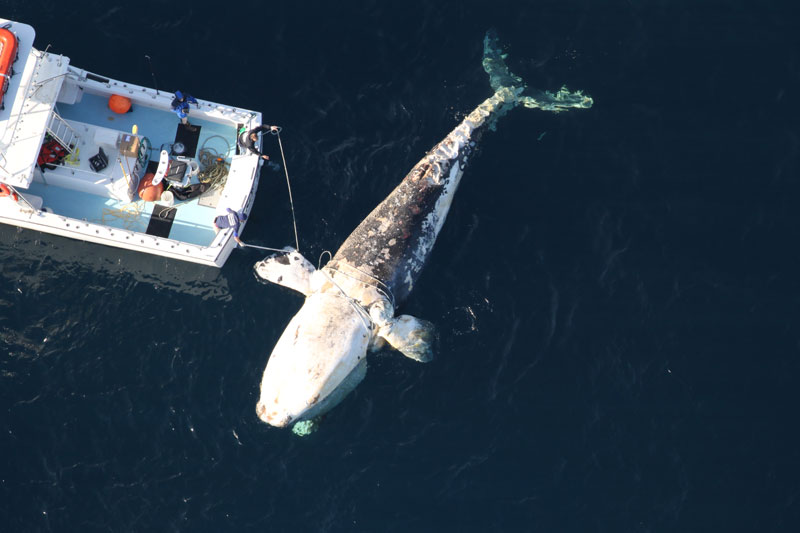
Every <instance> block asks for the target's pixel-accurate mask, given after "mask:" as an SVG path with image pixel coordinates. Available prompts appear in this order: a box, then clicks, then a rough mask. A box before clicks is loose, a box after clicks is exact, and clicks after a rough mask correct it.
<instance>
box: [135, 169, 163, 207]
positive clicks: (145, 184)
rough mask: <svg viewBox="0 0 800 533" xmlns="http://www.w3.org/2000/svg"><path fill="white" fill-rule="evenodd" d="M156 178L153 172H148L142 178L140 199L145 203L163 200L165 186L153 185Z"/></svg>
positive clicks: (160, 184)
mask: <svg viewBox="0 0 800 533" xmlns="http://www.w3.org/2000/svg"><path fill="white" fill-rule="evenodd" d="M155 176H156V175H155V174H153V173H152V172H148V173H147V174H145V175H144V176H143V177H142V181H140V182H139V189H138V190H139V198H141V199H142V200H144V201H145V202H155V201H157V200H160V199H161V193H162V192H163V191H164V184H163V183H159V184H158V185H153V178H154V177H155Z"/></svg>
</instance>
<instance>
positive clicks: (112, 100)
mask: <svg viewBox="0 0 800 533" xmlns="http://www.w3.org/2000/svg"><path fill="white" fill-rule="evenodd" d="M108 108H109V109H110V110H111V111H113V112H114V113H118V114H120V115H122V114H123V113H127V112H128V111H130V110H131V99H130V98H127V97H125V96H120V95H119V94H112V95H111V96H110V97H109V98H108Z"/></svg>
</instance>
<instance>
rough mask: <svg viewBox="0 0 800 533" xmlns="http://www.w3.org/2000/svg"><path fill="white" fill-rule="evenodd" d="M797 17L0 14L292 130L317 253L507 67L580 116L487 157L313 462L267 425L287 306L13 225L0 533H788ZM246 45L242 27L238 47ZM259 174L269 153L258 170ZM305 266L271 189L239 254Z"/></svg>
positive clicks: (799, 57)
mask: <svg viewBox="0 0 800 533" xmlns="http://www.w3.org/2000/svg"><path fill="white" fill-rule="evenodd" d="M796 11H797V10H796V6H794V5H793V3H792V2H788V1H786V2H762V3H754V2H752V3H751V2H747V3H746V2H720V1H707V2H693V3H684V2H667V1H627V2H625V1H611V2H590V1H566V2H563V1H562V2H554V1H536V2H533V1H525V2H513V3H511V2H509V3H505V2H453V1H448V2H395V3H386V2H376V1H373V2H341V3H337V2H330V3H328V2H325V3H323V2H300V3H291V2H286V3H277V2H271V3H263V4H262V3H260V2H238V3H235V4H229V5H228V4H220V3H211V2H195V3H185V4H183V5H180V4H175V3H172V4H168V3H159V2H152V1H142V2H138V3H127V4H125V3H121V4H117V5H111V4H109V3H107V2H100V1H89V2H79V3H77V4H76V3H72V4H64V3H59V2H53V1H50V0H46V1H39V2H28V3H24V2H19V1H12V2H9V1H0V15H2V16H3V17H6V18H11V19H17V20H20V21H24V22H27V23H29V24H32V25H33V26H35V27H36V29H37V32H38V33H37V46H38V47H39V48H40V49H43V48H44V47H46V46H47V45H48V44H52V47H51V50H52V51H56V52H60V53H63V54H64V55H66V56H69V57H70V58H71V59H72V62H73V64H75V65H77V66H79V67H82V68H86V69H88V70H90V71H94V72H97V73H99V74H104V75H108V76H111V77H113V78H117V79H123V80H128V81H131V82H135V83H139V84H143V85H152V77H151V74H150V71H149V69H148V65H147V62H146V61H145V59H144V55H145V54H148V55H150V56H151V57H152V61H153V69H154V71H155V74H156V76H157V81H158V86H159V88H160V89H163V90H167V91H174V90H175V89H179V88H181V89H185V90H188V91H190V92H192V93H193V94H195V95H196V96H198V97H201V98H205V99H208V100H212V101H220V102H227V103H232V104H237V105H241V106H243V107H249V108H255V109H260V110H261V111H262V112H263V113H264V119H265V121H266V122H268V123H277V124H280V125H282V126H283V127H284V131H283V134H282V139H283V141H284V146H285V148H286V155H287V160H288V161H287V164H288V168H289V171H290V175H291V177H292V182H293V192H294V199H295V202H296V208H297V215H298V221H297V223H298V228H299V232H300V241H301V248H302V250H303V252H304V253H305V254H306V256H307V257H309V258H311V259H312V261H315V260H316V258H317V257H318V256H319V254H320V253H321V252H323V251H324V250H331V251H335V250H336V248H337V247H338V245H339V244H340V243H341V242H342V240H343V239H344V238H345V237H346V236H347V235H348V234H349V232H350V231H351V230H352V229H353V228H354V227H355V226H356V225H357V224H358V222H359V221H360V220H361V219H362V218H363V217H364V216H365V215H366V214H367V213H368V212H369V210H370V209H371V208H372V207H373V206H374V205H375V204H377V203H378V202H379V201H380V200H381V199H382V198H383V197H384V196H385V195H386V194H387V193H388V192H389V191H390V190H391V189H392V188H393V187H394V185H395V184H396V183H397V182H398V181H399V180H400V179H401V178H402V177H403V176H404V175H405V173H406V172H407V171H408V170H409V169H410V168H411V167H412V166H413V164H414V163H415V162H416V161H417V160H418V159H419V158H420V157H421V156H422V155H423V154H424V153H425V151H426V150H427V149H429V148H430V147H431V146H433V144H435V143H436V142H438V141H439V140H440V139H441V138H442V137H443V136H444V135H445V134H446V133H447V132H448V131H450V129H451V128H452V127H453V126H454V125H455V124H456V123H457V122H458V121H459V120H460V119H461V118H462V117H463V116H464V114H465V113H467V112H469V111H470V110H471V109H472V108H473V107H474V106H475V105H477V104H478V103H479V102H480V101H482V100H483V99H484V98H486V97H487V96H488V95H489V94H490V89H489V86H488V83H487V79H486V75H485V74H484V73H483V71H482V69H481V64H480V60H481V52H482V38H483V34H484V32H485V30H486V29H487V28H489V27H491V26H494V27H495V28H497V30H498V32H499V34H500V36H501V39H503V40H504V41H505V42H506V43H508V46H509V52H510V56H509V61H510V64H511V67H512V69H513V70H514V71H515V72H516V73H518V74H520V75H522V76H523V77H525V78H526V79H527V80H528V82H529V84H530V85H532V86H535V87H538V88H548V89H556V88H558V87H560V86H561V85H562V84H567V85H568V86H569V87H570V88H573V89H583V90H585V91H586V92H587V93H588V94H590V95H592V96H593V97H594V98H595V107H594V108H593V109H591V110H588V111H575V112H570V113H566V114H563V115H558V116H556V115H551V114H545V113H542V112H539V111H529V110H517V111H515V112H514V113H512V114H511V115H509V116H508V117H507V118H505V119H504V120H503V121H502V122H501V123H500V124H499V127H498V131H497V132H496V133H494V134H491V135H487V136H486V137H485V138H484V141H483V150H482V152H481V154H480V156H479V157H478V158H477V159H476V160H475V161H474V164H473V166H472V167H471V168H470V169H469V170H468V172H467V174H466V175H465V179H464V181H463V183H462V186H461V190H460V191H459V194H458V195H457V197H456V200H455V202H454V205H453V208H452V211H451V213H450V216H449V219H448V221H447V223H446V225H445V228H444V230H443V232H442V234H441V235H440V237H439V241H438V244H437V247H436V249H435V250H434V253H433V255H432V257H431V258H430V261H429V263H428V265H427V267H426V271H425V273H424V275H423V277H422V279H421V280H420V283H419V284H418V286H417V288H416V290H415V292H414V293H413V294H412V296H411V298H410V299H409V301H408V302H407V304H406V306H405V308H404V309H403V311H404V312H407V313H410V314H414V315H416V316H420V317H423V318H426V319H428V320H432V321H434V322H435V323H436V324H437V325H438V326H439V327H440V334H441V348H440V352H439V354H438V359H437V360H436V361H434V362H433V363H430V364H428V365H421V364H418V363H415V362H413V361H409V360H407V359H405V358H403V357H402V356H400V355H398V354H395V353H389V352H386V353H381V354H378V355H376V356H373V357H372V358H371V361H370V368H369V372H368V375H367V378H366V380H365V381H364V382H363V383H362V384H361V386H360V387H359V388H358V389H357V390H356V392H355V393H354V394H352V395H351V396H350V397H349V398H348V399H347V400H346V401H345V402H343V403H342V404H341V405H340V406H339V407H338V408H336V409H335V410H334V411H332V412H331V413H330V415H329V416H328V417H327V418H326V419H325V421H324V424H323V425H322V427H321V429H320V430H319V431H318V432H317V433H315V434H313V435H312V436H310V437H308V438H299V437H296V436H295V435H293V434H292V433H291V432H289V431H287V430H278V429H274V428H270V427H268V426H266V425H264V424H262V423H260V422H259V421H258V419H257V418H256V416H255V412H254V408H255V403H256V400H257V398H258V385H259V381H260V377H261V373H262V371H263V368H264V365H265V364H266V360H267V357H268V354H269V352H270V351H271V349H272V346H273V345H274V343H275V341H276V340H277V338H278V336H279V335H280V333H281V332H282V330H283V327H284V326H285V324H286V323H287V322H288V320H289V319H290V318H291V316H292V315H293V313H294V312H295V311H296V309H298V308H299V306H300V304H301V301H300V299H299V298H298V297H297V296H296V295H294V294H290V293H288V292H287V291H285V290H282V289H280V288H278V287H275V286H268V285H263V284H260V283H259V282H258V281H257V280H256V279H255V278H254V275H253V273H252V265H253V264H254V263H255V262H256V261H257V260H259V259H261V257H262V256H261V255H259V254H258V253H256V252H254V251H252V250H239V251H237V252H235V255H234V256H232V257H231V259H230V260H229V261H228V263H227V264H226V265H225V267H224V268H223V269H222V270H221V271H217V270H213V269H206V268H201V267H195V266H191V265H184V264H179V263H175V262H171V261H166V260H161V259H157V258H151V257H142V256H140V255H137V254H133V253H129V252H125V251H119V250H113V249H106V248H101V247H98V246H95V245H89V244H85V243H78V242H74V241H69V240H66V239H62V238H58V237H53V236H49V235H44V234H39V233H35V232H31V231H18V230H17V229H15V228H9V227H5V226H4V227H2V228H0V269H1V270H0V424H1V426H2V427H0V456H1V457H2V459H1V460H0V530H2V531H10V532H34V531H59V532H61V531H81V532H89V531H115V532H116V531H192V532H194V531H213V532H216V531H337V532H338V531H370V532H371V531H392V532H406V531H480V532H483V531H537V532H538V531H541V532H562V531H563V532H595V531H596V532H628V531H632V532H650V531H652V532H688V531H698V532H706V531H726V532H728V531H758V532H772V531H797V530H798V527H800V481H798V475H800V449H799V444H800V443H799V442H798V440H799V439H798V437H799V436H800V432H798V429H797V424H798V416H797V407H798V405H800V403H799V402H798V400H800V398H798V396H800V395H799V394H798V387H797V384H796V381H797V378H798V376H799V375H800V283H799V282H798V272H800V256H799V255H798V252H797V245H798V242H800V210H798V205H800V168H798V154H799V153H800V128H799V124H798V118H799V117H800V115H799V114H798V111H797V106H798V101H800V100H798V97H799V96H800V94H799V93H798V89H800V53H799V51H800V48H799V47H800V39H799V38H798V32H797V27H798V22H800V19H799V18H798V17H797V12H796ZM237 21H246V26H245V25H244V24H237ZM273 149H274V151H273V155H274V157H277V156H278V153H277V148H276V147H273ZM243 237H244V239H245V240H246V241H248V242H250V243H253V244H261V245H267V246H283V245H285V244H290V243H292V242H293V234H292V228H291V220H290V212H289V207H288V202H287V196H286V190H285V184H284V182H283V176H282V175H280V174H270V173H267V172H265V173H264V174H263V175H262V181H261V187H260V190H259V194H258V199H257V202H256V207H255V209H254V214H253V216H252V219H251V221H250V222H249V223H248V226H247V229H246V231H245V233H244V235H243Z"/></svg>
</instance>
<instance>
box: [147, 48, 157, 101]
mask: <svg viewBox="0 0 800 533" xmlns="http://www.w3.org/2000/svg"><path fill="white" fill-rule="evenodd" d="M144 57H145V59H147V64H148V65H149V66H150V75H151V76H153V87H155V89H156V95H158V82H157V81H156V75H155V73H154V72H153V63H152V62H151V61H150V56H149V55H147V54H145V56H144Z"/></svg>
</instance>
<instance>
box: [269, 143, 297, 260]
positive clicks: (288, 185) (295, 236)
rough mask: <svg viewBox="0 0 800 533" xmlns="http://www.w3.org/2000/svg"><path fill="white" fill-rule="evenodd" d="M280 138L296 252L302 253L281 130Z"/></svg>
mask: <svg viewBox="0 0 800 533" xmlns="http://www.w3.org/2000/svg"><path fill="white" fill-rule="evenodd" d="M275 135H277V136H278V146H279V147H280V149H281V160H282V161H283V173H284V174H286V188H287V189H289V205H290V206H291V207H292V225H293V226H294V243H295V246H296V248H295V249H296V250H297V251H298V252H299V251H300V239H299V238H298V237H297V220H296V219H295V216H294V200H293V199H292V184H291V183H290V182H289V170H288V169H287V168H286V156H285V155H284V154H283V143H282V142H281V132H280V130H278V131H276V132H275Z"/></svg>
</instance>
